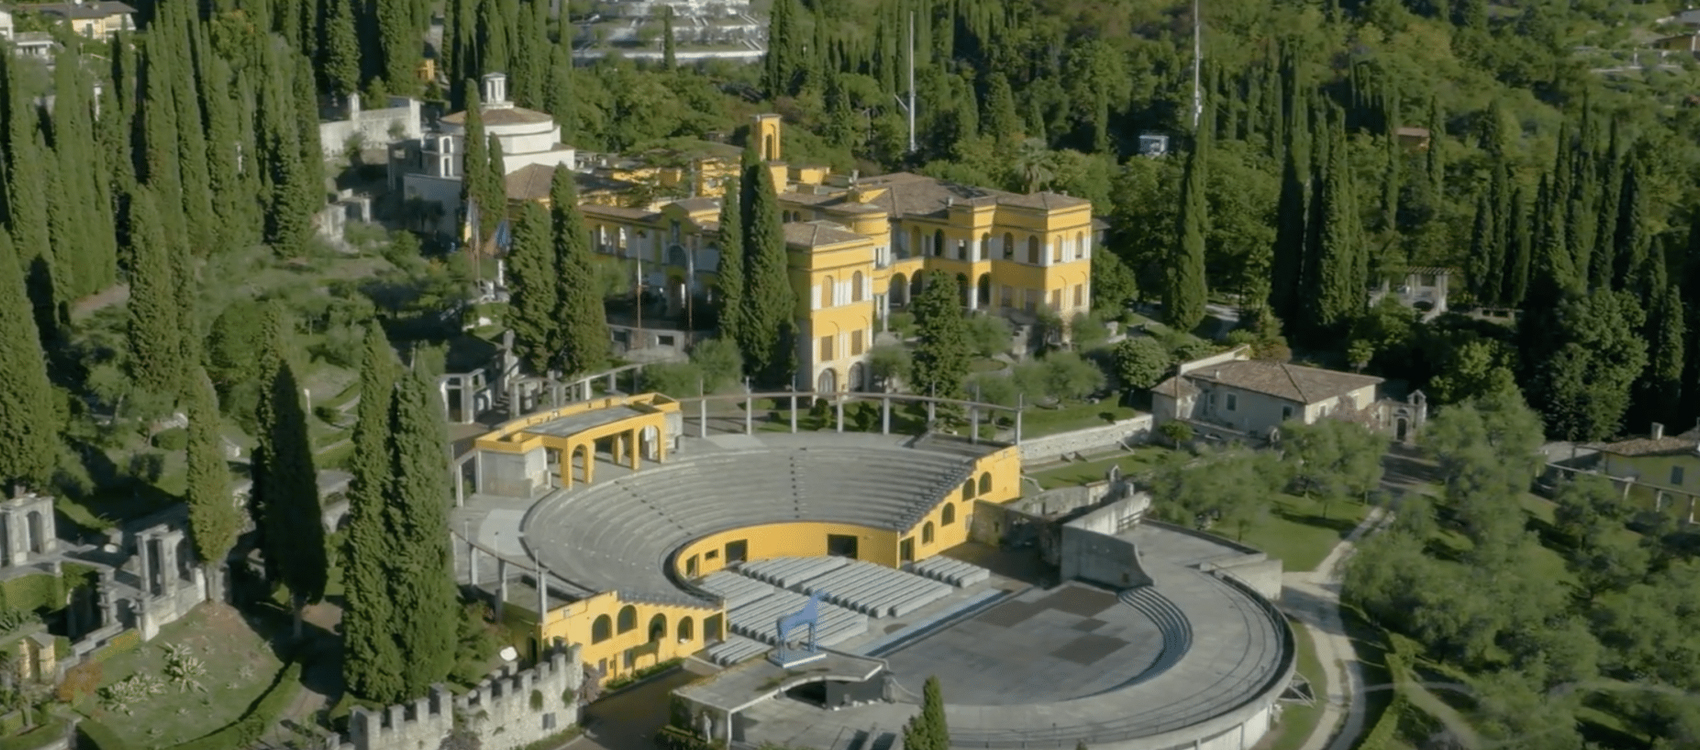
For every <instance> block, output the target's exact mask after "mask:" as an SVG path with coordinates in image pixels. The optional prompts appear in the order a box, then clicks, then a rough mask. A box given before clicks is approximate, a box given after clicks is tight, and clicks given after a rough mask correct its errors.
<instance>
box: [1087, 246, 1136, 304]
mask: <svg viewBox="0 0 1700 750" xmlns="http://www.w3.org/2000/svg"><path fill="white" fill-rule="evenodd" d="M1138 297H1139V281H1138V279H1136V278H1134V275H1133V269H1131V268H1129V267H1128V265H1127V262H1126V261H1124V260H1122V258H1121V256H1120V255H1117V254H1116V253H1114V252H1112V251H1110V250H1109V249H1107V248H1106V249H1101V250H1099V251H1097V252H1094V253H1092V309H1093V311H1094V312H1102V313H1103V314H1104V315H1105V317H1107V318H1111V319H1114V318H1115V317H1117V316H1120V315H1121V314H1122V313H1124V312H1126V310H1127V306H1128V305H1129V304H1131V303H1132V302H1134V301H1135V300H1136V299H1138Z"/></svg>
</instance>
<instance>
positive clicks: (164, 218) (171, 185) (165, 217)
mask: <svg viewBox="0 0 1700 750" xmlns="http://www.w3.org/2000/svg"><path fill="white" fill-rule="evenodd" d="M170 41H171V36H170V35H169V34H161V35H159V36H157V37H152V38H149V39H148V40H147V41H146V43H145V44H144V46H143V48H142V51H143V53H144V54H143V60H144V61H145V63H146V65H145V67H144V68H143V69H142V76H143V78H144V85H143V90H144V91H145V92H146V95H145V96H144V97H142V99H141V102H140V103H141V107H140V110H139V116H140V117H141V119H142V125H143V142H144V146H143V148H144V150H145V151H144V156H143V160H142V162H143V163H142V166H143V169H142V170H141V174H140V175H138V177H139V178H140V179H142V180H144V181H146V183H147V185H148V187H151V188H153V193H154V197H155V199H156V201H157V205H156V206H155V209H154V210H155V211H157V212H158V213H159V219H160V222H161V224H160V227H161V239H162V240H164V241H166V242H170V243H172V244H178V243H182V242H185V241H186V238H185V235H186V227H185V226H184V219H183V205H184V203H183V200H182V198H181V196H182V195H183V183H182V173H181V171H180V169H181V168H180V166H179V164H180V162H181V160H182V156H181V154H180V153H179V152H178V149H179V148H180V147H181V144H182V138H181V137H180V136H179V134H178V123H177V107H176V92H175V91H174V90H173V86H172V85H171V79H172V77H173V76H174V75H176V73H175V72H174V71H172V70H171V62H172V60H173V59H174V56H173V55H172V54H171V50H170Z"/></svg>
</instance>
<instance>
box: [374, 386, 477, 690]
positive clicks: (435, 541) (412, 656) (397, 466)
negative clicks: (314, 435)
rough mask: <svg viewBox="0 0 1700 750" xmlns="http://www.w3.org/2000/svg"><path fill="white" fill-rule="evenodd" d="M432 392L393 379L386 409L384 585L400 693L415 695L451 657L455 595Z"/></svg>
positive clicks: (441, 442)
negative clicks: (387, 555)
mask: <svg viewBox="0 0 1700 750" xmlns="http://www.w3.org/2000/svg"><path fill="white" fill-rule="evenodd" d="M434 391H435V389H434V388H433V387H432V386H431V384H429V383H427V382H425V379H424V377H423V376H421V375H420V374H419V373H417V372H415V373H411V374H409V375H407V376H404V377H403V378H401V380H400V385H399V387H397V389H396V391H395V400H394V403H393V404H392V406H391V410H390V429H389V435H390V445H391V448H392V453H391V455H392V456H393V464H392V466H391V476H390V485H389V489H388V492H387V493H386V495H387V498H388V503H387V504H386V519H387V520H388V523H389V528H390V531H391V534H392V535H393V537H394V544H395V557H394V559H393V562H392V566H393V567H392V573H391V578H390V585H391V587H392V590H393V592H394V594H393V595H394V597H395V599H394V610H393V611H394V612H395V613H397V614H398V615H401V617H400V622H399V623H397V625H398V627H397V637H396V645H397V647H398V649H399V651H400V652H401V653H402V654H404V655H405V661H403V663H402V672H401V684H402V694H403V695H422V694H424V693H425V692H426V691H428V690H429V689H430V687H431V684H432V683H434V682H438V681H440V680H442V679H443V678H444V677H446V676H448V673H449V670H450V669H452V668H453V667H454V661H455V633H456V630H457V625H458V619H459V618H457V617H456V609H457V603H456V594H455V582H454V573H453V571H452V570H451V569H450V565H451V559H450V551H449V526H448V505H447V503H446V501H445V498H447V497H449V495H450V492H449V487H448V479H447V478H448V457H447V454H445V453H444V450H443V448H444V446H445V445H446V444H447V442H446V437H445V436H444V434H443V423H442V416H441V414H440V407H439V406H438V405H437V404H436V403H435V395H434Z"/></svg>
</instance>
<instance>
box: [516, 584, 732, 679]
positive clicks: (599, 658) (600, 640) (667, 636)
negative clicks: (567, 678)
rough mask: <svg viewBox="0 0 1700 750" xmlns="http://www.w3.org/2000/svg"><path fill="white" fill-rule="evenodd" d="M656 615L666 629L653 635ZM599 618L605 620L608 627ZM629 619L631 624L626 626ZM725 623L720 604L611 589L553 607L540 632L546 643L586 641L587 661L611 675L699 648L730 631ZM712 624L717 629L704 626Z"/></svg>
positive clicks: (585, 657) (629, 671) (674, 657)
mask: <svg viewBox="0 0 1700 750" xmlns="http://www.w3.org/2000/svg"><path fill="white" fill-rule="evenodd" d="M625 610H630V612H629V614H628V617H629V620H628V621H622V619H621V612H622V611H625ZM604 618H606V619H604ZM656 618H660V620H659V623H660V624H662V625H664V626H665V629H666V632H665V633H663V634H662V636H661V637H660V638H658V639H656V638H652V637H651V626H652V625H653V624H656V623H657V619H656ZM599 622H600V623H602V624H605V625H606V626H607V629H606V631H603V630H602V628H601V627H599ZM625 622H629V623H630V624H631V627H630V628H629V629H625V630H622V629H621V625H622V624H624V623H625ZM687 623H688V624H687ZM725 623H726V618H725V614H724V612H723V611H722V610H721V609H720V608H718V607H713V606H709V605H703V606H700V607H691V606H683V605H678V604H652V603H649V602H626V601H622V600H621V599H620V597H619V595H618V594H617V593H615V592H613V591H608V592H604V593H601V594H597V595H595V596H592V597H590V598H588V599H582V600H579V601H576V602H573V603H571V604H568V605H566V606H564V607H561V608H559V609H556V610H553V611H551V612H550V613H549V616H548V617H547V618H545V622H544V623H543V624H542V625H540V626H539V627H538V632H539V633H540V634H541V635H542V636H543V637H542V641H541V642H543V643H554V639H556V638H561V639H565V640H566V642H567V643H577V644H580V645H582V646H583V651H582V652H581V655H582V658H583V659H584V663H585V664H587V665H590V666H592V667H599V668H601V669H603V670H604V673H605V674H606V676H607V677H608V678H610V679H612V678H615V677H620V676H622V675H627V674H630V673H632V672H634V671H636V670H639V669H643V668H645V667H650V666H654V665H656V664H659V663H661V662H664V661H667V660H668V659H678V658H683V657H686V656H690V655H691V654H694V653H696V652H698V651H701V650H703V649H704V648H706V647H707V646H708V644H709V643H711V642H712V641H714V640H717V639H719V638H724V637H725V636H726V635H727V634H726V633H725V632H724V631H725V628H726V624H725ZM711 627H712V628H716V629H717V632H713V633H710V632H706V631H707V630H708V629H709V628H711ZM682 628H683V630H682Z"/></svg>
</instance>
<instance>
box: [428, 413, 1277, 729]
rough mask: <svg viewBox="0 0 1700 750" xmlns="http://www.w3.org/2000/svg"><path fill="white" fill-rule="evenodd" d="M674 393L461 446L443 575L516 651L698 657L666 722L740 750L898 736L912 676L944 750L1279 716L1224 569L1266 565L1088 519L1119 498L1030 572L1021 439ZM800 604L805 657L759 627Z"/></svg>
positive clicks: (605, 659)
mask: <svg viewBox="0 0 1700 750" xmlns="http://www.w3.org/2000/svg"><path fill="white" fill-rule="evenodd" d="M881 398H885V399H887V400H886V403H885V404H884V406H883V408H884V409H885V410H887V411H888V412H889V410H890V409H892V405H891V402H890V399H892V398H896V397H881ZM688 411H689V409H687V408H685V405H684V404H681V403H680V401H678V400H674V399H671V398H669V397H666V396H663V395H660V394H645V395H641V396H616V397H609V398H603V399H597V400H594V401H589V402H582V403H579V404H574V405H571V406H568V407H564V408H561V409H556V410H553V411H547V412H543V413H540V414H534V415H531V416H528V417H525V418H523V419H519V420H515V421H513V422H510V423H507V424H504V425H502V426H500V427H499V428H497V429H496V430H495V431H494V432H491V433H489V434H488V435H484V436H482V437H479V438H477V439H475V440H474V441H472V443H471V445H470V446H469V448H468V449H467V450H466V451H465V452H464V453H462V454H461V457H460V458H459V459H458V460H457V471H458V472H462V473H461V477H462V478H463V479H465V480H467V481H469V482H470V484H471V485H472V486H473V488H474V491H473V492H472V494H471V495H470V496H468V497H466V498H464V501H463V504H462V506H461V507H459V508H457V515H456V521H455V524H456V525H457V527H459V528H458V529H457V536H461V537H462V541H463V542H464V544H460V545H457V550H459V555H458V556H459V566H460V570H461V571H462V572H463V574H464V575H465V576H466V577H467V578H466V581H465V582H466V583H468V584H470V585H472V586H473V587H475V588H479V589H483V590H486V591H489V592H490V594H491V595H492V597H493V598H494V599H495V600H496V601H497V602H499V605H498V608H499V611H502V610H505V611H502V613H501V616H503V617H505V618H506V619H508V620H509V621H510V622H517V623H519V624H521V625H522V626H524V627H525V628H527V629H529V630H531V631H532V632H534V633H535V634H536V635H535V637H534V639H533V640H532V644H531V648H532V651H533V653H541V651H540V649H541V648H542V647H544V646H545V645H547V644H554V643H559V642H566V643H571V644H575V645H578V646H580V648H581V655H582V659H583V661H584V662H585V665H586V671H587V674H591V675H595V676H597V677H599V678H600V679H603V680H607V679H613V678H617V677H623V676H628V675H636V674H637V673H639V672H640V671H641V670H643V669H644V668H646V667H650V666H654V665H659V664H662V663H664V662H667V661H669V660H672V659H677V658H689V659H693V660H694V661H696V662H698V663H699V667H702V668H705V669H706V670H710V671H713V674H711V675H709V676H707V677H705V678H704V679H702V680H699V681H697V682H694V683H691V684H689V685H686V686H685V687H682V688H680V689H678V690H677V691H676V692H675V698H676V702H677V703H678V704H679V706H682V707H684V709H685V710H688V714H685V717H686V718H685V719H684V720H681V719H680V711H679V709H677V708H676V709H675V722H678V723H688V724H689V728H690V729H691V730H693V731H696V732H698V733H700V734H702V735H703V736H705V737H707V738H710V739H715V740H726V741H729V744H730V745H733V746H737V747H757V746H760V745H762V744H766V743H775V744H781V745H786V746H791V747H808V748H817V749H819V750H870V749H871V750H886V749H887V748H894V747H896V746H899V745H901V740H900V739H899V738H900V736H901V734H900V732H901V727H902V726H903V725H904V723H905V722H907V721H908V719H909V717H911V716H912V715H914V714H915V713H916V712H917V711H918V710H919V703H920V693H921V688H922V683H923V682H924V681H925V679H926V678H927V677H929V676H936V677H938V678H939V680H940V683H941V686H942V693H943V695H944V698H945V702H946V704H947V705H946V717H947V720H948V723H949V726H950V737H951V744H952V746H953V747H959V748H1017V747H1023V748H1025V747H1036V748H1037V747H1044V748H1050V747H1056V748H1072V747H1074V746H1076V745H1078V744H1079V743H1085V744H1087V745H1088V746H1090V747H1092V748H1095V749H1097V748H1126V749H1127V750H1169V749H1171V748H1173V749H1176V750H1178V749H1179V748H1208V749H1209V750H1248V749H1249V748H1251V747H1253V746H1254V745H1256V744H1257V743H1258V741H1259V740H1260V739H1262V738H1263V736H1264V735H1265V733H1266V732H1267V731H1268V729H1269V727H1270V726H1271V725H1272V724H1273V722H1274V721H1275V720H1276V719H1277V718H1278V713H1279V700H1280V698H1281V696H1282V693H1283V692H1284V691H1285V690H1286V689H1287V688H1288V686H1289V683H1290V682H1291V681H1292V680H1293V675H1294V662H1295V651H1294V646H1293V640H1292V639H1293V634H1292V632H1291V630H1290V629H1289V628H1288V626H1287V624H1286V622H1285V620H1284V618H1283V617H1282V615H1281V614H1280V613H1279V611H1278V610H1276V609H1275V608H1274V606H1273V605H1272V604H1271V603H1270V602H1269V601H1268V600H1267V599H1266V598H1265V597H1266V596H1267V595H1269V594H1270V593H1271V592H1270V591H1269V590H1268V586H1267V585H1261V586H1260V585H1259V584H1257V583H1254V582H1253V581H1252V580H1251V579H1250V578H1245V577H1242V576H1239V575H1235V574H1232V573H1231V572H1225V571H1232V570H1234V566H1235V565H1237V564H1238V563H1239V562H1240V561H1250V562H1251V563H1254V566H1253V567H1256V566H1264V567H1267V565H1269V564H1273V565H1274V566H1275V567H1274V569H1275V570H1276V571H1277V574H1276V578H1277V580H1278V571H1279V562H1278V561H1269V560H1266V559H1265V558H1264V556H1262V555H1261V554H1258V553H1255V551H1252V550H1248V549H1246V548H1243V547H1237V546H1235V545H1232V544H1228V543H1225V542H1221V541H1218V540H1215V538H1214V537H1209V536H1207V535H1204V534H1200V533H1196V532H1191V531H1189V530H1185V529H1177V528H1173V527H1167V526H1164V525H1161V524H1156V523H1154V522H1135V523H1131V524H1130V523H1127V522H1125V521H1122V522H1116V521H1108V520H1105V519H1125V518H1127V517H1128V513H1126V512H1125V510H1126V509H1125V507H1121V508H1118V507H1116V506H1117V505H1118V504H1123V505H1125V503H1127V502H1131V496H1129V495H1125V494H1124V495H1120V496H1118V495H1115V494H1113V493H1112V495H1111V497H1110V498H1108V499H1107V500H1106V501H1104V502H1103V503H1101V504H1100V505H1099V506H1097V507H1096V508H1088V509H1084V510H1083V511H1081V512H1077V513H1075V514H1074V516H1073V520H1072V521H1069V522H1067V523H1066V524H1059V525H1058V526H1057V527H1056V531H1058V532H1059V533H1058V534H1057V535H1056V539H1057V541H1056V542H1055V549H1054V550H1053V551H1054V552H1056V553H1057V554H1059V555H1060V556H1061V558H1062V559H1063V560H1064V561H1065V562H1063V563H1062V564H1061V566H1060V568H1059V567H1056V566H1046V565H1043V564H1040V565H1037V566H1033V565H1028V566H1027V567H1023V566H1022V565H1021V564H1018V562H1012V561H1020V560H1028V561H1032V560H1037V559H1038V557H1039V555H1038V554H1036V553H1035V552H1034V551H1033V550H1026V551H1022V550H1021V549H1019V543H1016V544H1014V546H1016V547H1018V549H1014V550H1012V549H1009V547H1011V546H1012V544H1011V543H1012V541H1013V540H1014V534H1013V532H1014V529H1013V528H1009V527H1008V524H1010V523H1011V521H1012V519H1015V518H1017V516H1014V515H1006V514H1005V511H1004V510H1003V508H1004V507H1005V506H1007V505H1008V504H1009V503H1011V502H1012V501H1015V500H1017V499H1019V498H1020V497H1021V495H1022V479H1021V459H1020V453H1019V450H1018V448H1017V447H1016V446H1014V445H1011V444H1005V443H994V442H986V441H980V440H971V439H964V438H959V437H955V436H951V435H943V434H935V433H927V434H924V435H920V436H915V435H897V434H886V433H885V432H883V431H882V432H879V433H862V432H845V431H842V429H843V427H842V425H843V423H842V421H840V423H839V430H838V431H832V430H822V431H796V430H795V428H793V430H792V431H784V430H778V431H765V430H761V431H758V430H755V429H754V428H753V427H752V423H751V422H749V421H746V422H745V424H744V425H742V426H741V427H742V429H739V426H737V425H734V426H732V427H726V426H724V425H721V426H718V429H711V425H710V423H709V420H708V418H707V413H706V408H704V410H703V411H702V412H701V416H699V417H696V418H695V419H690V418H688V417H687V412H688ZM883 422H884V423H885V424H889V422H890V420H889V413H888V414H887V418H886V419H885V420H883ZM793 424H794V423H793ZM1118 498H1119V499H1118ZM1146 501H1147V502H1148V499H1147V500H1146ZM1134 518H1135V520H1137V516H1134ZM1247 569H1249V568H1247ZM1070 571H1072V572H1070ZM1064 574H1067V575H1066V577H1065V575H1064ZM1277 587H1278V584H1277ZM1276 590H1278V588H1277V589H1276ZM1260 591H1261V592H1262V593H1260ZM811 600H814V602H815V604H816V605H817V606H818V610H817V611H816V616H815V618H814V620H813V625H814V627H813V629H812V630H813V636H814V640H815V643H816V644H817V646H818V653H816V654H814V655H813V656H812V657H811V658H812V661H808V662H807V663H806V664H802V665H791V664H787V665H785V666H781V665H780V664H779V663H776V661H777V660H776V659H773V658H763V657H772V656H773V655H774V652H775V649H776V647H781V646H789V647H790V648H791V649H797V648H799V647H800V646H801V644H800V643H799V642H798V641H799V639H798V638H797V637H792V638H790V639H788V642H787V643H785V644H781V643H780V634H779V632H778V622H779V620H780V619H781V618H784V617H786V616H788V615H792V614H794V613H797V612H799V611H800V610H802V609H804V608H805V606H806V605H809V604H810V602H811ZM781 650H782V651H783V649H781ZM708 665H712V667H710V666H708Z"/></svg>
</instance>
